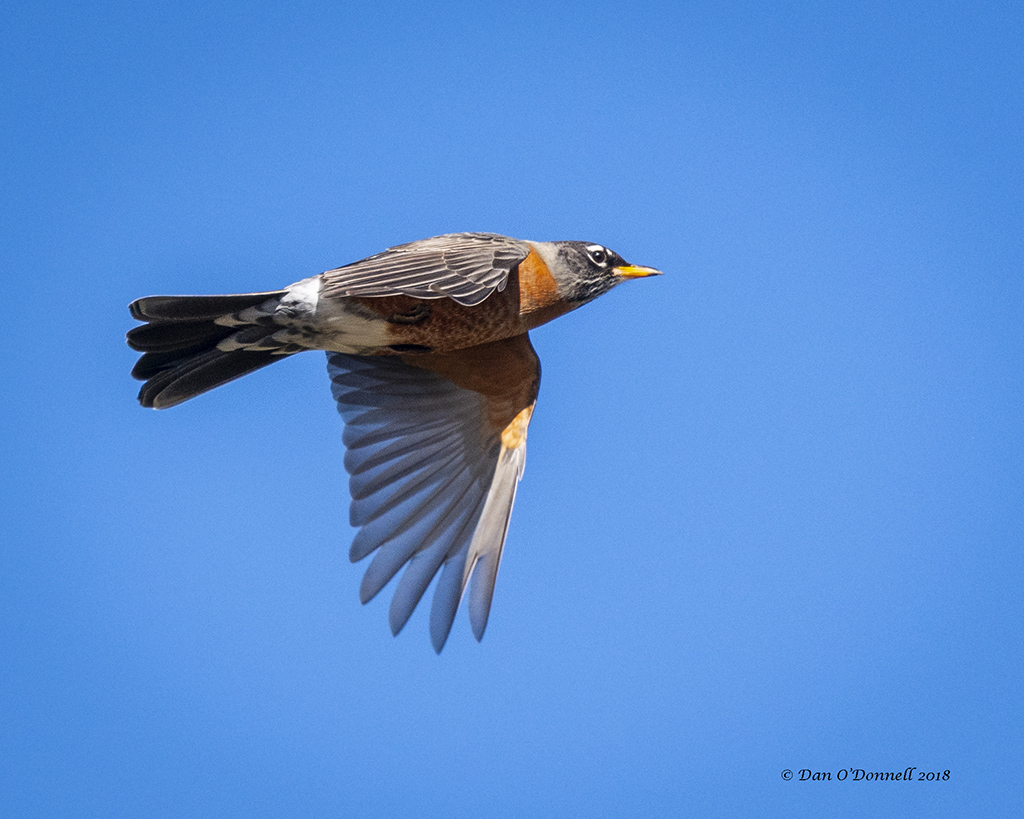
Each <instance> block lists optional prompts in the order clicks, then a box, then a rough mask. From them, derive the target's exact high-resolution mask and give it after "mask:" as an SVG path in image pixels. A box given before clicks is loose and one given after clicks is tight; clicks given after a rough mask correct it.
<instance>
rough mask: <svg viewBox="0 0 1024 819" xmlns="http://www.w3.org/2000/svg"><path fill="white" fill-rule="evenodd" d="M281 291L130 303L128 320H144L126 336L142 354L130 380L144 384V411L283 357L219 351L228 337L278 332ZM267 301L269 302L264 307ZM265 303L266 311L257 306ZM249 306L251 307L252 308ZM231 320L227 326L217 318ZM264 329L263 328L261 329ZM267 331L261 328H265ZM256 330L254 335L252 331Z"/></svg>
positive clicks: (156, 298)
mask: <svg viewBox="0 0 1024 819" xmlns="http://www.w3.org/2000/svg"><path fill="white" fill-rule="evenodd" d="M282 295H284V291H277V292H272V293H246V294H243V295H238V296H150V297H148V298H144V299H139V300H138V301H135V302H132V304H131V306H130V308H129V309H130V310H131V313H132V316H134V317H135V318H137V319H139V320H140V321H148V322H149V324H143V325H142V326H140V327H135V328H134V329H132V330H130V331H129V332H128V339H127V340H128V346H130V347H131V348H132V349H133V350H138V351H139V352H141V353H143V355H142V357H141V358H140V359H139V360H138V362H137V363H136V364H135V367H134V368H133V369H132V377H133V378H137V379H139V380H140V381H145V382H146V383H145V384H143V386H142V390H141V391H140V392H139V403H140V404H142V406H144V407H154V408H156V409H164V408H166V407H173V406H174V405H175V404H180V403H181V402H182V401H187V400H188V399H189V398H193V397H195V396H197V395H199V394H201V393H204V392H206V391H208V390H212V389H213V388H214V387H218V386H220V385H221V384H225V383H227V382H228V381H233V380H234V379H236V378H240V377H241V376H243V375H246V374H248V373H251V372H253V371H254V370H258V369H260V368H261V367H265V366H267V365H268V364H272V363H273V362H275V361H277V360H278V359H281V358H285V357H286V356H287V355H288V354H289V353H288V352H286V351H285V349H284V348H280V349H273V348H272V347H271V348H269V349H268V348H266V347H265V348H264V349H256V350H252V349H244V348H243V349H238V348H237V347H236V348H235V349H228V350H221V349H218V346H217V345H218V344H220V343H221V342H222V341H224V340H225V339H228V338H230V337H231V336H235V337H236V342H237V340H238V338H239V337H241V336H243V334H244V336H252V339H251V340H250V339H248V338H246V339H245V340H246V341H247V342H249V343H252V342H255V341H256V340H257V337H263V336H269V335H271V334H272V333H273V332H274V331H275V330H277V329H280V328H279V327H277V326H276V325H275V324H273V321H272V318H271V316H272V313H273V309H274V308H275V307H276V306H277V303H278V300H279V299H280V297H281V296H282ZM268 302H269V303H268ZM263 305H266V308H265V309H263V310H261V309H260V308H261V307H262V306H263ZM250 308H252V309H251V310H250ZM222 318H230V319H231V322H230V326H225V324H218V323H217V319H222ZM261 325H263V326H261ZM264 327H265V329H264ZM254 331H255V332H254Z"/></svg>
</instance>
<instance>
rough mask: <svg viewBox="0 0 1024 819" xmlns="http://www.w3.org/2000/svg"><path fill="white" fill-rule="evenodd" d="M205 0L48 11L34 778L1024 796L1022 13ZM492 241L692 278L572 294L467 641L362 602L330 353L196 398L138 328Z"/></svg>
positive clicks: (21, 699) (114, 805)
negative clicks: (357, 266) (142, 309)
mask: <svg viewBox="0 0 1024 819" xmlns="http://www.w3.org/2000/svg"><path fill="white" fill-rule="evenodd" d="M186 5H187V4H179V3H173V4H171V3H168V4H128V3H107V2H98V3H82V4H76V5H74V6H73V7H72V6H71V5H70V4H65V3H51V4H47V3H39V2H34V3H31V4H28V3H15V4H14V7H13V8H11V9H9V10H7V11H5V24H4V29H3V32H2V34H0V38H2V44H0V71H2V75H3V77H4V82H3V83H2V84H0V110H2V111H3V112H4V113H3V126H4V127H3V129H2V130H0V143H2V147H3V156H4V162H3V163H2V166H0V208H2V211H0V216H2V223H3V226H4V227H3V230H2V232H0V237H2V238H0V242H2V244H0V252H2V259H3V266H2V270H3V273H2V275H3V277H4V281H5V283H6V285H7V286H6V293H7V298H6V310H5V312H4V318H5V328H6V336H7V340H8V349H7V354H6V355H5V356H4V357H3V360H2V363H0V368H2V370H3V376H4V383H6V385H7V389H6V390H4V392H3V395H2V396H0V418H2V421H3V429H4V431H5V434H4V435H3V439H2V443H0V463H2V465H3V468H2V472H0V480H2V490H3V491H2V504H3V514H2V518H0V542H2V551H0V554H2V560H3V565H2V568H0V624H2V625H0V657H2V660H0V715H2V720H3V725H2V730H0V807H2V808H3V812H4V813H5V815H11V816H112V817H113V816H125V817H128V816H133V817H134V816H141V815H147V816H173V817H181V816H246V817H250V816H297V815H305V816H335V815H350V816H365V817H372V816H397V815H410V816H419V817H432V816H465V815H478V816H487V817H490V816H509V817H511V816H567V815H569V816H572V815H575V816H628V815H665V816H668V815H708V816H750V815H766V816H807V815H829V816H837V817H838V816H865V815H895V814H897V813H899V814H901V815H921V816H924V815H927V816H931V817H934V816H963V815H965V814H966V813H967V812H968V811H969V812H971V813H972V814H976V815H1007V814H1008V813H1009V812H1011V810H1012V809H1013V808H1015V807H1018V806H1019V801H1020V796H1021V786H1020V775H1019V770H1018V769H1019V765H1018V760H1019V759H1020V757H1021V752H1022V750H1024V749H1022V743H1021V739H1020V731H1019V721H1020V720H1019V712H1020V709H1021V705H1022V703H1021V695H1020V684H1021V683H1020V681H1021V665H1020V657H1021V655H1022V649H1024V646H1022V639H1021V624H1022V618H1021V605H1020V588H1021V582H1022V579H1024V578H1022V574H1024V572H1022V558H1021V543H1022V542H1024V526H1022V515H1021V508H1022V485H1024V484H1022V479H1024V475H1022V469H1021V467H1022V455H1024V453H1022V420H1024V416H1022V409H1021V406H1022V405H1021V379H1022V372H1024V368H1022V364H1024V362H1022V350H1024V332H1022V327H1024V322H1022V307H1024V299H1022V296H1024V277H1022V270H1024V248H1022V238H1021V237H1022V235H1024V218H1022V217H1024V206H1022V205H1024V203H1022V191H1024V173H1022V170H1024V160H1022V158H1021V139H1022V135H1024V127H1022V126H1024V113H1022V112H1024V93H1022V89H1024V82H1022V75H1021V66H1022V65H1024V60H1022V57H1024V54H1022V51H1024V48H1022V43H1024V14H1022V12H1021V11H1020V9H1019V7H1017V6H1015V5H1012V4H998V3H986V2H975V3H969V4H968V3H929V4H916V3H908V4H902V5H900V6H899V7H896V8H894V7H893V4H890V3H861V4H848V3H788V4H787V3H783V4H771V7H770V8H769V7H766V5H765V4H760V3H750V4H743V3H694V4H679V3H644V2H641V3H628V4H611V3H608V4H593V3H591V4H587V3H579V4H571V5H570V4H554V5H551V4H548V3H529V2H527V3H504V4H501V7H500V10H499V9H497V8H496V5H497V4H468V3H467V4H454V3H446V4H441V5H437V6H427V5H423V4H408V5H406V4H394V5H391V6H388V7H387V8H386V9H385V10H382V8H381V7H380V6H379V5H377V4H349V3H344V4H342V3H319V2H305V3H302V2H300V3H289V4H279V5H266V4H233V3H227V2H211V3H208V4H204V6H203V7H202V8H192V7H190V6H189V7H186ZM461 230H483V231H494V232H499V233H505V234H508V235H512V236H516V237H521V238H529V239H540V240H547V239H584V240H587V241H594V242H600V243H603V244H606V245H608V246H609V247H611V248H613V249H615V250H617V251H618V252H620V253H621V254H622V255H623V256H625V257H626V258H627V259H628V260H630V261H631V262H635V263H638V264H646V265H653V266H656V267H659V268H661V269H662V270H664V271H665V273H666V275H665V276H664V277H661V278H659V279H653V280H644V281H638V282H634V283H631V284H629V285H628V286H623V287H622V288H620V289H618V290H616V291H615V292H614V293H612V294H610V295H608V296H605V297H603V298H602V299H600V300H599V301H597V302H596V303H594V304H592V305H589V306H587V307H585V308H584V309H583V310H581V311H579V312H577V313H575V314H572V315H570V316H567V317H565V318H562V319H560V320H558V321H557V322H555V323H553V324H551V325H549V326H547V327H544V328H541V329H540V330H539V331H537V332H536V333H534V336H533V338H534V345H535V346H536V348H537V350H538V353H539V354H540V356H541V360H542V362H543V367H544V380H543V383H542V386H541V395H540V402H539V404H538V408H537V412H536V415H535V416H534V422H533V424H532V427H531V430H530V449H529V458H528V464H527V470H526V476H525V479H524V481H523V483H522V485H521V487H520V493H519V496H518V499H517V503H516V511H515V514H514V517H513V524H512V529H511V533H510V536H509V540H508V544H507V548H506V552H505V558H504V562H503V565H502V570H501V575H500V577H499V580H498V587H497V592H496V595H495V600H494V607H493V610H492V614H491V619H490V624H489V626H488V631H487V635H486V637H485V638H484V641H483V642H482V643H481V644H479V645H478V644H477V643H476V641H475V640H473V638H472V635H471V633H470V631H469V627H468V622H467V619H466V616H465V613H464V612H461V613H460V615H459V617H458V619H457V620H456V623H455V627H454V629H453V631H452V635H451V638H450V639H449V641H448V645H447V646H446V648H445V650H444V653H443V654H442V655H441V656H440V657H438V656H435V654H434V652H433V651H432V650H431V647H430V643H429V640H428V636H427V617H426V612H425V611H418V612H417V613H416V614H415V615H414V617H413V619H412V620H411V622H410V623H409V625H408V626H407V627H406V629H405V631H404V632H403V633H402V634H401V635H400V636H399V637H398V638H396V639H393V638H392V637H391V636H390V632H389V630H388V627H387V604H388V597H389V595H388V594H387V593H385V594H383V595H381V596H380V598H379V599H376V600H374V601H373V602H371V603H370V604H369V605H367V606H365V607H363V606H360V605H359V602H358V586H359V580H360V578H361V575H362V571H363V566H361V565H359V566H352V565H351V564H349V562H348V559H347V551H348V544H349V542H350V540H351V537H352V535H353V532H352V530H351V529H349V527H348V525H347V481H346V476H345V473H344V469H343V466H342V455H343V448H342V444H341V429H342V426H341V421H340V418H339V417H338V416H337V414H336V412H335V410H334V408H333V406H332V401H331V397H330V390H329V386H328V381H327V377H326V372H325V362H324V360H323V357H322V356H320V355H316V354H309V355H303V356H299V357H296V358H293V359H289V360H288V361H286V362H283V363H281V364H278V365H275V366H274V367H271V368H269V369H267V370H264V371H261V372H259V373H256V374H254V375H252V376H249V377H247V378H246V379H244V380H242V381H239V382H236V383H234V384H231V385H229V386H227V387H225V388H222V389H220V390H217V391H215V392H213V393H210V394H209V395H206V396H203V397H201V398H199V399H197V400H195V401H193V402H189V403H188V404H185V405H183V406H181V407H178V408H175V409H172V410H169V411H166V412H153V411H145V410H142V409H141V408H140V407H138V405H137V404H136V401H135V395H136V392H137V386H138V385H137V384H136V383H135V382H133V381H132V380H131V379H130V378H129V377H128V372H129V370H130V369H131V366H132V364H133V361H134V357H135V356H134V354H133V353H132V352H131V351H130V350H129V349H128V348H127V347H126V346H125V345H124V343H123V336H124V333H125V331H126V330H127V329H128V328H129V327H131V326H132V322H131V320H130V318H129V316H128V312H127V309H126V306H127V304H128V302H130V301H131V300H132V299H134V298H137V297H139V296H143V295H150V294H158V293H231V292H239V291H251V290H259V289H273V288H277V287H280V286H282V285H284V284H286V283H288V282H291V281H294V280H296V279H299V278H302V277H305V276H308V275H313V274H316V273H318V272H320V271H322V270H324V269H327V268H330V267H335V266H337V265H340V264H344V263H346V262H349V261H353V260H355V259H358V258H361V257H363V256H365V255H369V254H371V253H374V252H377V251H379V250H381V249H383V248H385V247H387V246H389V245H393V244H397V243H399V242H404V241H409V240H413V239H417V238H422V237H425V236H430V235H433V234H437V233H444V232H451V231H461ZM909 766H914V767H916V768H917V770H918V771H939V772H942V771H946V770H949V771H950V778H949V780H948V781H938V782H919V781H916V780H915V781H911V782H907V783H903V782H900V783H865V782H860V783H854V782H853V781H846V782H837V781H832V782H824V783H822V782H799V781H798V778H795V779H794V780H793V781H788V782H787V781H784V780H783V779H782V776H781V772H782V771H783V770H785V769H791V770H793V771H796V772H799V770H800V769H805V768H806V769H810V770H816V771H831V772H833V774H835V772H837V771H838V770H840V769H843V768H862V769H866V770H869V771H870V770H903V769H904V768H907V767H909Z"/></svg>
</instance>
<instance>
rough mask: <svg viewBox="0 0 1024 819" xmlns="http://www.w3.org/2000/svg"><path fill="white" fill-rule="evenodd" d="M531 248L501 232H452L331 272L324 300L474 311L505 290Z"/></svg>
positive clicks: (325, 279) (326, 276)
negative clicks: (452, 304)
mask: <svg viewBox="0 0 1024 819" xmlns="http://www.w3.org/2000/svg"><path fill="white" fill-rule="evenodd" d="M529 253H530V245H528V244H527V243H526V242H520V241H518V240H516V239H510V238H509V237H507V236H499V235H497V234H495V233H448V234H445V235H444V236H435V237H433V238H432V239H421V240H420V241H418V242H410V243H409V244H405V245H398V246H397V247H392V248H389V249H388V250H385V251H384V252H383V253H378V254H377V255H376V256H370V257H369V258H368V259H363V260H362V261H359V262H353V263H352V264H348V265H345V266H344V267H339V268H337V269H335V270H328V271H327V272H326V273H324V274H323V285H322V289H321V293H320V295H321V296H322V297H326V298H333V297H339V296H400V295H405V296H415V297H416V298H420V299H437V298H442V297H447V298H450V299H453V300H454V301H457V302H458V303H459V304H464V305H467V306H473V305H475V304H479V303H480V302H482V301H483V300H484V299H486V298H487V297H488V296H489V295H491V293H493V292H494V291H495V290H504V289H505V284H506V282H507V281H508V276H509V273H510V272H511V271H512V270H513V269H514V268H515V267H516V265H518V264H519V263H520V262H522V261H523V259H525V258H526V257H527V256H528V255H529Z"/></svg>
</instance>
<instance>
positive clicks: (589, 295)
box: [128, 233, 660, 652]
mask: <svg viewBox="0 0 1024 819" xmlns="http://www.w3.org/2000/svg"><path fill="white" fill-rule="evenodd" d="M659 273H660V271H658V270H655V269H654V268H651V267H639V266H636V265H631V264H627V263H626V261H625V260H624V259H623V258H622V257H621V256H619V255H618V254H617V253H614V252H613V251H611V250H609V249H608V248H606V247H603V246H602V245H597V244H588V243H587V242H527V241H521V240H519V239H511V238H509V237H507V236H498V235H495V234H490V233H452V234H447V235H445V236H435V237H434V238H431V239H423V240H422V241H418V242H411V243H409V244H405V245H399V246H397V247H392V248H390V249H388V250H385V251H384V252H383V253H378V254H377V255H376V256H370V257H369V258H368V259H363V260H362V261H359V262H353V263H352V264H349V265H346V266H344V267H339V268H337V269H335V270H328V271H327V272H326V273H322V274H320V275H319V276H313V277H311V278H308V279H303V280H302V281H299V282H296V283H295V284H292V285H289V286H288V287H286V288H284V289H283V290H275V291H271V292H266V293H246V294H241V295H231V296H149V297H147V298H143V299H139V300H137V301H135V302H132V304H131V306H130V308H129V309H130V310H131V314H132V317H133V318H136V319H138V320H139V321H144V322H146V323H145V324H143V325H141V326H139V327H135V328H134V329H132V330H131V331H130V332H129V333H128V344H129V346H131V347H132V348H133V349H135V350H138V351H140V352H141V353H143V355H142V357H141V358H140V359H139V361H138V363H136V365H135V367H134V369H133V370H132V376H134V377H135V378H137V379H140V380H142V381H145V382H146V383H145V384H144V385H143V387H142V390H141V392H140V393H139V402H140V403H141V404H142V405H143V406H144V407H155V408H157V409H163V408H165V407H173V406H174V405H175V404H180V403H181V402H182V401H187V400H188V399H189V398H193V397H194V396H196V395H199V394H200V393H203V392H206V391H207V390H210V389H213V388H214V387H216V386H219V385H220V384H224V383H226V382H228V381H231V380H233V379H235V378H239V377H240V376H243V375H245V374H246V373H250V372H252V371H253V370H257V369H259V368H260V367H264V366H266V365H267V364H270V363H272V362H274V361H278V360H280V359H282V358H285V357H287V356H289V355H292V354H293V353H298V352H302V351H303V350H326V351H327V370H328V374H329V375H330V378H331V389H332V392H333V394H334V398H335V400H336V401H337V402H338V410H339V412H340V413H341V415H342V417H343V418H344V421H345V431H344V435H343V441H344V443H345V447H346V453H345V468H346V469H347V470H348V472H349V473H350V476H351V478H350V483H349V487H350V490H351V494H352V505H351V508H350V519H351V524H352V526H354V527H358V528H359V532H358V534H356V536H355V538H354V540H353V541H352V547H351V550H350V557H351V559H352V561H353V562H355V561H357V560H361V559H362V558H364V557H366V556H367V555H369V554H371V553H372V552H376V553H377V554H376V555H375V556H374V559H373V560H372V561H371V563H370V566H369V568H368V569H367V571H366V575H365V576H364V577H363V582H362V585H361V587H360V592H359V594H360V599H361V600H362V601H363V602H364V603H365V602H367V601H368V600H370V599H371V598H372V597H373V596H374V595H376V594H377V592H379V591H380V590H381V589H382V588H383V587H384V586H385V585H387V583H388V581H390V580H391V578H392V577H394V575H395V574H396V573H397V572H398V570H399V569H400V568H401V567H402V566H405V567H406V569H405V572H404V573H403V574H402V578H401V580H400V581H399V583H398V587H397V589H396V590H395V595H394V598H393V599H392V601H391V610H390V623H391V630H392V632H393V633H394V634H397V633H398V632H399V631H400V630H401V629H402V627H403V626H404V625H405V623H406V621H407V620H408V619H409V617H410V615H411V614H412V612H413V609H415V607H416V605H417V603H419V601H420V598H421V597H422V596H423V594H424V592H425V591H426V588H427V586H428V585H429V584H430V582H431V580H432V579H433V578H434V576H435V575H436V574H437V573H438V571H440V572H441V576H440V579H439V580H438V583H437V586H436V588H435V591H434V599H433V604H432V606H431V611H430V636H431V641H432V642H433V645H434V649H435V650H436V651H438V652H440V651H441V648H442V647H443V646H444V643H445V641H446V640H447V639H448V633H449V631H450V630H451V626H452V622H453V620H454V618H455V612H456V610H457V609H458V606H459V602H460V600H461V599H462V596H463V594H464V592H465V591H466V589H467V586H468V589H469V602H468V607H469V619H470V624H471V626H472V628H473V633H474V635H475V636H476V638H477V640H479V639H481V638H482V637H483V633H484V629H485V627H486V626H487V618H488V614H489V612H490V607H491V597H492V594H493V592H494V581H495V577H496V575H497V572H498V563H499V562H500V560H501V553H502V548H503V546H504V543H505V536H506V533H507V531H508V523H509V516H510V514H511V512H512V502H513V500H514V499H515V494H516V486H517V485H518V483H519V479H520V478H521V477H522V474H523V464H524V462H525V458H526V429H527V426H528V425H529V423H530V417H531V415H532V414H533V408H534V405H535V403H536V400H537V390H538V387H539V385H540V361H539V360H538V358H537V354H536V353H535V352H534V349H533V347H532V346H531V344H530V338H529V331H530V330H532V329H533V328H534V327H537V326H539V325H541V324H543V323H545V322H547V321H550V320H551V319H553V318H556V317H558V316H560V315H562V314H563V313H567V312H569V311H570V310H573V309H575V308H577V307H579V306H580V305H582V304H586V303H587V302H588V301H591V300H593V299H595V298H597V297H598V296H600V295H601V294H602V293H605V292H607V291H608V290H611V289H612V288H613V287H615V286H616V285H617V284H619V283H621V282H623V281H625V280H626V279H634V278H640V277H643V276H653V275H657V274H659Z"/></svg>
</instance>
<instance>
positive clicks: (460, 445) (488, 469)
mask: <svg viewBox="0 0 1024 819" xmlns="http://www.w3.org/2000/svg"><path fill="white" fill-rule="evenodd" d="M327 368H328V372H329V374H330V376H331V389H332V392H333V394H334V397H335V400H337V402H338V410H339V412H340V413H341V415H342V417H343V418H344V420H345V432H344V442H345V447H346V453H345V468H346V469H347V470H348V472H349V474H350V481H349V487H350V490H351V494H352V506H351V509H350V522H351V524H352V525H353V526H355V527H358V528H359V532H358V533H357V534H356V536H355V538H354V539H353V541H352V546H351V549H350V553H349V556H350V558H351V559H352V561H353V562H355V561H358V560H362V559H363V558H364V557H367V556H368V555H370V554H371V553H374V552H376V554H374V557H373V560H372V561H371V563H370V566H369V567H368V568H367V570H366V574H365V576H364V577H363V582H362V585H361V586H360V592H359V594H360V599H361V600H362V601H363V602H364V603H365V602H367V601H368V600H370V599H371V598H372V597H374V595H376V594H377V593H378V592H379V591H380V590H381V589H382V588H384V586H385V585H387V583H388V582H389V581H390V580H391V578H393V577H394V576H395V575H396V574H397V573H398V570H399V569H401V568H402V567H403V566H405V571H404V572H403V574H402V578H401V580H400V581H399V583H398V586H397V588H396V589H395V595H394V597H393V598H392V601H391V610H390V617H389V619H390V624H391V630H392V632H393V633H394V634H397V633H398V632H399V631H400V630H401V629H402V627H403V626H404V625H405V624H406V622H407V621H408V619H409V617H410V616H411V615H412V612H413V610H414V609H415V608H416V605H417V604H418V603H419V601H420V599H421V598H422V597H423V594H424V592H425V591H426V589H427V586H429V585H430V582H431V581H432V580H433V578H434V577H435V575H437V574H438V572H440V578H439V580H438V582H437V585H436V587H435V590H434V598H433V603H432V606H431V611H430V637H431V641H432V642H433V645H434V649H435V650H436V651H438V652H440V651H441V649H442V647H443V646H444V643H445V641H446V640H447V639H448V633H449V632H450V630H451V627H452V622H453V621H454V619H455V613H456V611H457V610H458V607H459V602H460V600H461V599H462V596H463V594H464V593H465V592H466V589H467V586H468V587H469V618H470V624H471V625H472V628H473V633H474V634H475V635H476V638H477V639H478V640H479V639H480V638H481V637H483V633H484V629H485V628H486V626H487V618H488V615H489V613H490V607H491V598H492V595H493V592H494V582H495V578H496V577H497V572H498V565H499V563H500V562H501V553H502V549H503V547H504V544H505V536H506V533H507V532H508V522H509V517H510V515H511V513H512V504H513V501H514V500H515V493H516V486H517V485H518V483H519V479H520V478H521V477H522V474H523V466H524V463H525V460H526V429H527V426H528V424H529V420H530V415H531V414H532V412H533V406H534V403H535V402H536V398H537V389H538V386H539V384H540V362H539V361H538V359H537V355H536V353H535V352H534V350H533V347H532V346H531V345H530V341H529V339H528V338H527V336H526V335H525V334H524V335H521V336H517V337H516V338H513V339H506V340H503V341H497V342H492V343H489V344H484V345H480V346H479V347H473V348H469V349H468V350H461V351H458V352H456V353H446V354H428V355H417V356H402V357H399V356H353V355H346V354H343V353H331V354H328V359H327Z"/></svg>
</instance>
